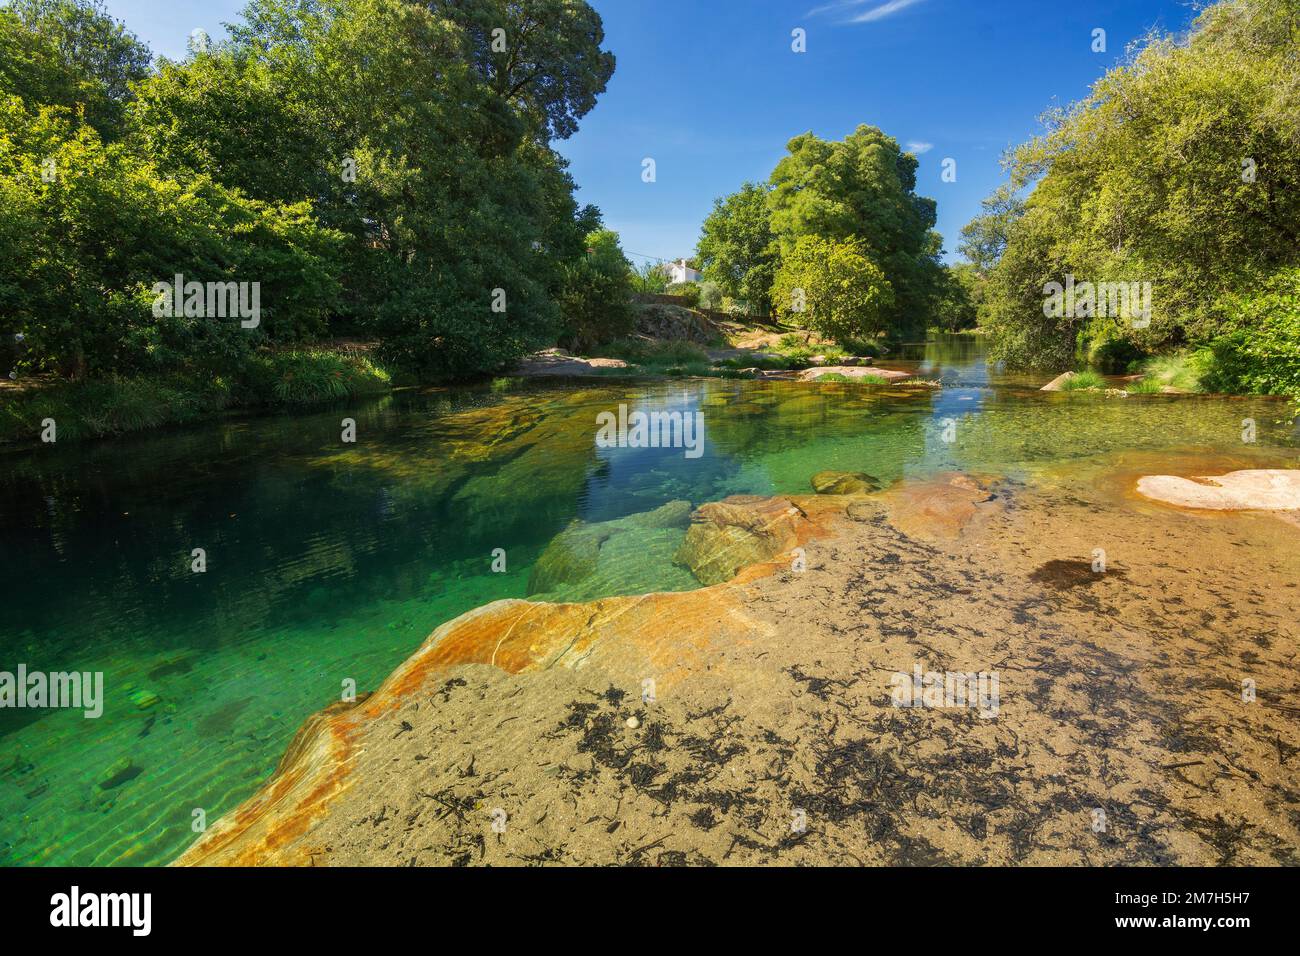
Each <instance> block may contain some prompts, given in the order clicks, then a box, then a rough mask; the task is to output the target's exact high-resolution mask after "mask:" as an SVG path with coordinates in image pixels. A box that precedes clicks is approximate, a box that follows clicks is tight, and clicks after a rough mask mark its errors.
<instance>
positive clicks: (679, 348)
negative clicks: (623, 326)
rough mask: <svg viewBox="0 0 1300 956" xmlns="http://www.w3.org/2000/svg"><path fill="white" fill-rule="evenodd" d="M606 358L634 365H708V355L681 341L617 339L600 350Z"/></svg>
mask: <svg viewBox="0 0 1300 956" xmlns="http://www.w3.org/2000/svg"><path fill="white" fill-rule="evenodd" d="M601 352H602V353H603V355H604V356H605V357H607V358H619V359H622V360H623V361H625V362H631V363H632V364H634V365H681V364H684V363H700V362H703V363H705V364H708V361H709V353H708V352H706V351H705V350H704V348H703V347H702V346H699V345H696V344H695V343H694V342H686V341H683V340H676V339H674V340H670V341H659V340H656V339H634V338H625V339H618V340H616V341H614V342H611V343H609V345H607V346H605V347H604V348H603V349H601Z"/></svg>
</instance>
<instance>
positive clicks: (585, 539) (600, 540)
mask: <svg viewBox="0 0 1300 956" xmlns="http://www.w3.org/2000/svg"><path fill="white" fill-rule="evenodd" d="M690 516H691V503H690V502H689V501H670V502H668V503H667V504H664V505H661V506H660V507H658V508H655V509H654V510H653V511H645V512H642V513H640V514H634V515H628V516H627V517H625V518H616V519H614V520H612V521H596V522H586V521H574V522H573V523H571V524H570V525H569V526H568V527H567V528H565V529H564V530H563V531H561V532H560V533H559V534H557V535H556V536H555V537H554V538H552V539H551V543H550V544H548V545H547V546H546V550H545V551H543V552H542V553H541V556H540V557H538V559H537V563H536V564H534V565H533V570H532V573H531V574H530V575H529V577H528V594H529V595H530V596H531V595H534V594H547V593H550V592H553V591H555V590H557V589H559V588H561V587H565V586H573V585H580V584H583V583H584V582H588V581H590V580H592V579H593V578H596V577H597V576H598V575H599V574H600V573H601V571H602V565H604V564H616V563H620V562H623V563H625V559H626V557H627V554H626V551H627V549H625V548H621V547H610V546H609V544H610V541H611V539H613V538H615V537H617V536H620V535H636V534H637V532H648V531H664V530H667V529H672V528H684V527H686V525H687V524H688V523H689V522H690ZM641 537H644V535H641ZM617 543H618V544H621V543H622V542H617ZM610 570H611V572H612V573H611V577H617V576H618V573H619V571H620V570H624V571H626V570H627V569H626V568H623V569H620V568H613V569H610ZM606 593H608V591H607V592H606Z"/></svg>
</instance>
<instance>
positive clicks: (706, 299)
mask: <svg viewBox="0 0 1300 956" xmlns="http://www.w3.org/2000/svg"><path fill="white" fill-rule="evenodd" d="M699 290H700V294H699V301H698V302H697V303H696V305H697V306H698V307H699V308H701V309H709V310H710V311H716V310H718V309H721V308H722V299H723V295H722V286H720V285H718V283H716V282H711V281H708V280H706V281H704V282H701V283H699Z"/></svg>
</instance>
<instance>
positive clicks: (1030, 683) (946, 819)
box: [176, 472, 1300, 866]
mask: <svg viewBox="0 0 1300 956" xmlns="http://www.w3.org/2000/svg"><path fill="white" fill-rule="evenodd" d="M814 484H815V485H816V486H817V487H819V488H821V489H822V490H824V491H829V492H849V493H828V494H809V495H806V496H794V497H778V498H753V497H743V498H732V499H727V500H725V501H721V502H715V503H712V504H706V505H704V506H702V507H699V508H696V509H694V510H693V511H692V512H690V513H689V522H690V523H689V527H688V528H687V529H686V538H685V540H684V542H683V543H682V544H680V545H679V546H678V548H677V551H676V552H675V555H674V560H676V561H677V562H679V563H680V564H681V566H682V567H683V568H684V569H687V570H689V571H690V573H691V574H693V575H694V576H695V577H696V578H697V579H698V580H699V581H700V582H701V583H702V584H704V585H707V586H704V587H701V588H699V589H697V590H693V591H685V592H681V593H661V594H647V595H641V596H635V597H616V598H604V599H600V600H594V601H587V602H577V603H549V602H538V601H520V600H509V601H498V602H496V603H494V604H490V605H488V606H486V607H482V608H479V609H477V610H475V611H472V612H470V613H469V614H466V615H463V616H461V617H460V618H457V619H456V620H454V621H451V622H448V623H447V624H445V625H443V626H442V627H440V628H438V630H437V631H435V632H434V633H433V634H432V635H430V637H429V638H428V639H427V640H426V641H425V643H424V644H423V646H422V647H421V648H420V649H419V650H418V651H417V652H416V653H415V654H414V655H412V656H411V657H410V658H409V659H408V660H407V661H406V662H405V663H404V664H403V665H402V666H401V667H399V668H398V669H397V670H396V671H395V672H394V673H393V674H392V675H391V676H390V677H389V678H388V679H387V680H386V681H385V682H384V683H383V684H382V685H381V686H380V687H379V688H378V689H377V690H376V691H375V692H374V693H373V694H370V695H368V696H366V697H365V698H363V699H361V700H358V701H357V702H355V703H354V704H343V703H340V704H336V705H334V706H333V707H330V708H328V709H327V710H325V711H323V712H321V713H320V714H317V715H316V716H315V717H313V718H311V719H310V720H309V721H308V722H307V723H306V724H305V725H304V726H303V728H302V729H301V730H300V732H299V733H298V735H297V737H296V738H295V740H294V742H293V744H292V745H291V746H290V748H289V750H288V752H287V753H286V754H285V756H284V759H283V760H282V762H281V764H280V766H279V768H278V770H277V771H276V773H275V775H274V776H273V777H272V778H271V779H270V780H268V781H267V782H266V784H265V785H264V786H263V787H262V788H261V789H260V790H259V791H258V792H257V794H255V795H254V796H253V797H252V798H250V799H249V800H248V801H246V802H245V803H244V804H243V805H242V806H240V807H239V808H238V809H237V810H235V811H234V812H232V813H230V814H227V815H226V816H225V817H223V818H222V819H221V820H219V821H218V822H216V823H215V824H214V825H213V826H212V827H211V828H210V829H209V830H208V832H207V833H206V834H204V835H203V836H202V837H201V838H200V839H199V840H198V841H197V842H196V843H195V844H194V845H193V846H192V847H191V848H190V849H189V850H188V851H187V852H186V853H185V854H183V855H182V856H181V857H180V859H179V860H177V861H176V862H177V863H178V864H181V865H357V864H362V865H393V866H399V865H400V866H406V865H482V864H493V865H527V864H543V863H556V864H559V863H569V864H628V865H678V864H699V865H709V864H754V863H781V864H895V865H897V864H943V863H947V864H1093V865H1096V864H1118V863H1139V864H1172V863H1178V864H1271V863H1272V864H1276V863H1281V864H1295V863H1297V862H1300V851H1298V850H1297V847H1300V789H1298V788H1297V786H1296V772H1295V767H1296V761H1297V759H1300V758H1297V757H1296V753H1297V751H1298V750H1300V729H1298V726H1297V723H1296V719H1295V718H1296V714H1297V712H1298V711H1297V707H1296V699H1297V677H1296V675H1295V669H1294V659H1295V654H1296V651H1297V647H1298V646H1300V629H1298V628H1297V625H1296V621H1297V620H1298V619H1300V591H1298V589H1297V587H1296V583H1295V582H1296V580H1297V572H1300V548H1296V547H1295V546H1294V535H1295V534H1296V529H1295V528H1294V527H1293V526H1292V525H1289V524H1286V523H1284V522H1279V521H1275V520H1272V519H1265V520H1255V519H1254V517H1253V515H1248V514H1247V515H1236V514H1225V513H1217V514H1215V516H1214V520H1210V521H1207V520H1206V519H1205V518H1203V517H1201V516H1200V515H1199V514H1198V513H1193V512H1189V511H1187V510H1184V509H1179V508H1175V507H1166V506H1163V505H1161V506H1151V505H1141V504H1140V503H1138V502H1140V501H1141V499H1140V497H1139V495H1138V494H1137V492H1136V491H1135V490H1134V489H1132V488H1130V489H1129V490H1130V492H1131V493H1132V499H1133V501H1134V504H1133V505H1132V507H1131V508H1114V509H1099V508H1098V507H1097V506H1096V504H1095V502H1090V501H1087V500H1085V499H1084V498H1082V497H1078V496H1074V495H1072V494H1064V495H1062V494H1060V493H1056V494H1053V495H1052V497H1050V499H1049V498H1048V497H1047V496H1046V492H1044V491H1043V490H1041V489H1039V488H1036V487H1035V486H1033V485H1031V484H1027V483H1024V482H1020V481H1012V480H1007V479H1003V478H1000V477H998V476H979V475H961V474H948V475H940V476H937V477H934V478H931V479H927V480H923V481H904V482H900V483H898V484H896V485H894V486H893V487H890V488H887V489H884V490H883V491H881V490H877V487H876V484H875V483H874V480H873V479H871V478H870V476H869V475H863V474H856V473H839V472H835V473H828V472H822V473H819V474H818V475H816V476H815V478H814ZM665 509H667V510H665ZM665 509H659V511H657V512H653V513H648V514H650V515H652V517H650V518H648V519H645V520H643V521H641V522H640V525H638V524H637V523H636V522H633V524H632V525H631V526H624V527H622V528H608V527H606V528H597V529H595V530H594V531H593V530H592V529H591V528H590V527H587V528H582V527H579V528H577V529H576V530H574V531H572V533H571V532H565V534H569V536H570V537H569V540H567V541H566V542H564V543H562V544H561V545H560V546H559V551H558V554H559V558H557V560H555V561H554V562H553V563H552V564H551V565H550V566H549V567H550V569H549V570H547V571H545V572H544V573H543V578H546V576H547V575H550V576H551V577H550V578H549V579H547V580H544V581H543V582H542V584H541V585H539V588H538V589H537V590H539V593H544V592H545V591H546V590H547V589H548V588H549V587H552V586H554V582H555V581H556V580H558V579H562V578H564V577H565V576H566V575H568V576H570V577H571V576H572V575H573V574H575V573H577V574H578V575H579V577H578V580H583V579H584V578H585V575H587V574H592V573H597V572H596V571H595V569H596V568H597V567H598V566H599V563H600V562H599V561H598V556H599V553H600V551H601V550H602V548H603V547H605V546H606V545H607V543H609V542H617V540H618V536H619V535H620V534H628V535H630V534H633V533H640V532H644V531H645V530H646V529H647V526H648V527H649V529H651V530H653V529H654V528H656V527H662V526H663V523H664V522H668V523H670V524H671V523H675V522H681V521H682V520H683V518H685V517H687V515H686V513H685V512H683V511H682V507H681V506H680V505H679V506H677V507H670V506H665ZM620 520H621V521H627V520H628V519H620ZM610 524H613V523H610ZM678 527H679V528H680V525H678ZM633 528H635V529H637V530H636V531H634V530H631V529H633ZM1139 528H1140V533H1138V530H1139ZM678 534H680V530H679V531H678ZM556 540H557V541H558V540H559V538H557V539H556ZM626 540H632V539H631V538H627V539H626ZM593 542H594V550H593ZM1099 542H1105V543H1106V551H1107V553H1106V555H1105V557H1104V558H1103V560H1102V561H1101V564H1100V565H1099V564H1098V561H1097V557H1096V554H1097V549H1098V544H1099ZM1288 543H1289V547H1288ZM1243 554H1253V555H1256V556H1257V557H1256V558H1255V560H1254V562H1253V563H1252V565H1251V568H1250V574H1249V575H1244V574H1243V573H1242V565H1241V563H1240V562H1241V561H1242V555H1243ZM1189 556H1190V557H1189ZM587 559H591V563H590V564H589V565H588V564H584V561H586V560H587ZM540 565H541V563H540V562H539V566H540ZM575 568H577V569H578V570H577V571H576V572H575V571H574V569H575ZM556 575H558V578H557V577H556ZM921 671H924V672H926V673H930V672H939V673H944V674H950V675H951V674H954V673H956V674H975V673H981V674H986V673H993V674H996V675H997V677H998V684H997V686H998V688H999V697H998V701H997V707H996V713H995V714H992V715H990V714H986V713H981V712H977V711H976V710H975V709H974V708H973V707H972V706H969V704H967V705H956V706H949V705H948V704H947V703H945V702H943V701H940V702H939V705H938V706H928V705H927V706H922V707H912V706H904V707H899V706H895V704H896V703H897V701H896V700H894V699H891V679H892V678H894V677H895V676H896V675H898V674H912V673H914V672H916V673H919V672H921ZM1247 681H1249V682H1250V683H1249V687H1250V688H1251V692H1250V694H1249V695H1247V694H1246V693H1245V692H1244V690H1243V688H1244V687H1245V686H1246V684H1245V683H1244V682H1247ZM1247 696H1249V697H1250V699H1249V700H1247V699H1246V698H1247Z"/></svg>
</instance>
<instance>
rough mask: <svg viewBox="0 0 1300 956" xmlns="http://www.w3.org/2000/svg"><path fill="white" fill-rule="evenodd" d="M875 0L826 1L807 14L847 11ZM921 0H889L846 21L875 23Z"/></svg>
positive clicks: (812, 15) (815, 14)
mask: <svg viewBox="0 0 1300 956" xmlns="http://www.w3.org/2000/svg"><path fill="white" fill-rule="evenodd" d="M872 2H875V0H835V2H834V3H824V4H822V5H821V6H820V7H813V8H812V9H811V10H809V11H808V13H807V16H810V17H815V16H818V15H819V14H822V13H840V12H845V13H847V12H848V11H849V10H852V9H853V8H855V7H861V6H863V5H865V4H867V3H872ZM920 2H921V0H888V2H887V3H882V4H879V5H878V6H874V7H872V8H871V9H870V10H863V11H862V12H861V13H855V14H854V15H853V16H851V17H849V18H848V19H847V20H844V21H842V22H844V23H873V22H874V21H876V20H883V19H884V18H885V17H887V16H889V15H890V14H893V13H897V12H898V11H899V10H906V9H907V8H908V7H910V6H912V5H913V4H917V3H920Z"/></svg>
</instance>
